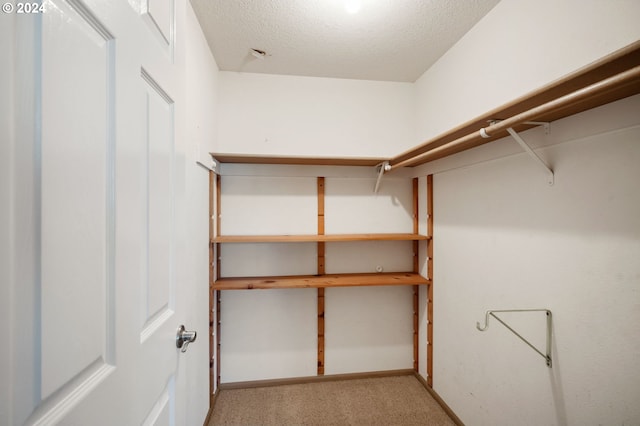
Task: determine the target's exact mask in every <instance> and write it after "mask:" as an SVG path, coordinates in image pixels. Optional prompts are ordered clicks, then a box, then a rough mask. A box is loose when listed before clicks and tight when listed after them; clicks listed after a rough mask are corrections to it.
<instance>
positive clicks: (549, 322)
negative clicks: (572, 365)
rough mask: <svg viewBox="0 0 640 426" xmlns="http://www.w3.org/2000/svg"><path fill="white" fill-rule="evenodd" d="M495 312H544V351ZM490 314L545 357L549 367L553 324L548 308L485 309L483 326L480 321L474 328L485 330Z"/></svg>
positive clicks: (487, 326)
mask: <svg viewBox="0 0 640 426" xmlns="http://www.w3.org/2000/svg"><path fill="white" fill-rule="evenodd" d="M496 312H545V313H546V316H547V348H546V353H544V354H543V353H542V352H541V351H540V350H539V349H538V348H536V347H535V346H533V345H532V344H531V343H529V341H528V340H527V339H525V338H524V337H522V336H521V335H520V334H519V333H518V332H516V331H515V330H514V329H513V328H511V327H509V326H508V325H507V323H506V322H504V321H502V320H501V319H500V318H498V316H497V315H496V314H495V313H496ZM490 316H492V317H494V318H495V319H497V320H498V321H499V322H500V324H502V325H504V326H505V327H507V329H509V331H511V332H512V333H513V334H515V335H516V336H518V337H519V338H520V340H522V341H523V342H525V343H526V344H527V345H529V347H530V348H531V349H533V350H534V351H536V352H537V353H538V354H539V355H540V356H542V357H543V358H544V359H545V362H546V364H547V367H549V368H551V364H552V363H551V331H552V329H553V325H552V319H551V311H550V310H548V309H507V310H491V311H487V312H485V315H484V327H480V323H479V322H476V328H477V329H478V330H480V331H486V330H487V329H488V328H489V317H490Z"/></svg>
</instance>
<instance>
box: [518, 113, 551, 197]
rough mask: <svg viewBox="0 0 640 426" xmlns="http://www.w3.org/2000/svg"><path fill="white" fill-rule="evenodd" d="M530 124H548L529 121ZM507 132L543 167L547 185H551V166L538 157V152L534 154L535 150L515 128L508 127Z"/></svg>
mask: <svg viewBox="0 0 640 426" xmlns="http://www.w3.org/2000/svg"><path fill="white" fill-rule="evenodd" d="M531 124H541V125H545V124H546V126H548V125H549V123H531ZM546 126H545V129H547V128H548V127H546ZM507 132H509V134H510V135H511V137H513V139H515V140H516V142H518V144H519V145H520V146H521V147H522V149H524V150H525V151H526V152H527V154H529V156H530V157H531V158H533V159H534V160H536V163H538V164H539V165H540V166H541V167H542V168H544V171H545V172H546V174H547V183H548V184H549V186H552V185H553V184H554V175H553V170H551V168H550V167H549V166H548V165H547V163H545V162H544V160H543V159H542V158H540V157H539V156H538V154H536V153H535V151H534V150H533V149H531V147H530V146H529V145H527V143H526V142H525V141H524V139H522V137H521V136H520V135H519V134H518V133H517V132H516V131H515V130H513V129H512V128H511V127H509V128H508V129H507Z"/></svg>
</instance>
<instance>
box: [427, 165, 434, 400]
mask: <svg viewBox="0 0 640 426" xmlns="http://www.w3.org/2000/svg"><path fill="white" fill-rule="evenodd" d="M427 236H429V237H430V238H429V239H428V240H427V275H428V276H427V278H428V279H429V281H430V284H428V285H427V288H428V290H427V385H429V387H430V388H433V175H428V176H427Z"/></svg>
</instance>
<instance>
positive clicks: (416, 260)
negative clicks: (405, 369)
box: [412, 178, 420, 372]
mask: <svg viewBox="0 0 640 426" xmlns="http://www.w3.org/2000/svg"><path fill="white" fill-rule="evenodd" d="M412 185H413V233H414V234H417V233H418V230H419V228H418V226H419V224H418V214H419V210H418V208H419V207H418V195H419V194H418V178H414V179H413V182H412ZM419 254H420V243H419V242H418V241H417V240H415V241H413V272H414V273H416V274H417V273H419V272H420V256H419ZM419 292H420V286H419V285H414V286H413V370H414V371H416V372H417V371H418V367H419V359H420V354H419V339H418V335H419V333H418V332H419V330H420V319H419V316H418V313H419V308H420V307H419V298H418V295H419Z"/></svg>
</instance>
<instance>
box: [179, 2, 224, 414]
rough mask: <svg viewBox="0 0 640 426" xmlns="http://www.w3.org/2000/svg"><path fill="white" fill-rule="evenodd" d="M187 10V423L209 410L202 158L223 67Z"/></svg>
mask: <svg viewBox="0 0 640 426" xmlns="http://www.w3.org/2000/svg"><path fill="white" fill-rule="evenodd" d="M178 10H180V11H182V10H184V16H183V17H181V18H183V19H184V23H185V24H184V27H183V29H184V39H183V43H184V45H183V46H184V50H185V53H184V57H183V60H184V65H183V66H184V68H183V72H184V76H185V82H184V84H185V91H186V102H187V103H186V114H185V115H184V117H185V119H186V123H185V133H184V135H185V140H184V141H183V143H186V144H187V149H186V150H185V152H186V153H187V161H186V169H185V171H184V185H185V186H186V189H187V191H186V193H187V195H186V202H187V204H188V205H189V206H190V210H189V217H187V218H185V219H186V221H185V223H184V226H186V227H187V232H188V241H189V244H187V245H186V246H185V247H183V248H182V249H183V250H184V251H185V256H186V258H187V259H188V262H189V268H190V269H191V270H192V271H195V272H194V273H193V274H194V277H196V282H197V284H196V286H195V287H196V288H197V289H198V291H197V292H196V293H194V294H183V296H184V297H187V298H188V299H189V301H188V305H189V307H190V310H189V314H188V315H189V316H188V318H187V323H186V324H185V325H186V326H187V328H188V329H195V330H197V332H198V337H197V343H194V344H193V345H192V346H191V347H190V348H189V351H188V352H187V353H186V354H185V355H188V356H189V362H188V364H187V371H186V374H187V376H188V379H187V381H188V385H187V386H188V392H189V395H188V398H187V419H186V423H187V424H200V423H202V422H203V420H204V418H205V417H206V415H207V411H208V409H209V338H208V333H209V314H208V312H209V300H208V298H207V297H206V295H207V294H208V293H209V269H208V264H209V249H208V247H209V232H208V224H209V171H208V170H206V169H205V168H203V167H201V166H198V165H197V164H196V162H197V161H201V162H203V163H204V164H210V163H211V157H210V156H209V155H208V153H209V152H211V151H212V150H214V149H215V140H216V133H217V130H216V126H217V116H218V109H217V77H218V67H217V65H216V62H215V59H214V58H213V56H212V55H211V53H210V51H209V46H208V45H207V42H206V40H205V38H204V35H203V34H202V31H201V29H200V25H199V24H198V21H197V19H196V16H195V14H194V12H193V9H192V7H191V3H190V2H185V8H184V9H182V8H179V9H178Z"/></svg>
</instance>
